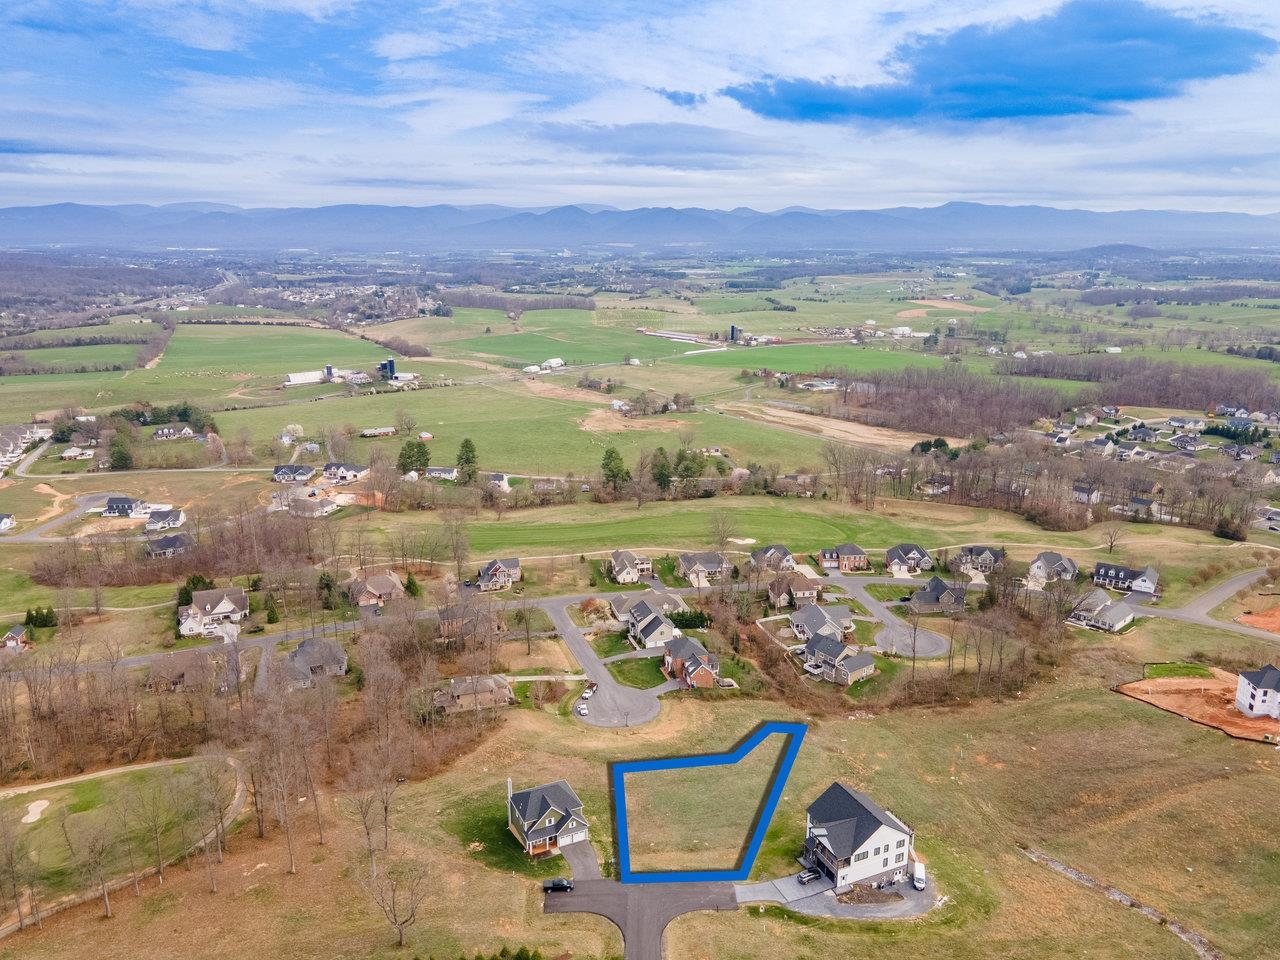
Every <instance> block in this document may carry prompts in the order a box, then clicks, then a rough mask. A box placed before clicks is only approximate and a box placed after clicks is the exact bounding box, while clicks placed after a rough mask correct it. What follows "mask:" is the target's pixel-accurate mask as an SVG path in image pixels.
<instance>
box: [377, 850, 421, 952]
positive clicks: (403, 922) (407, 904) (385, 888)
mask: <svg viewBox="0 0 1280 960" xmlns="http://www.w3.org/2000/svg"><path fill="white" fill-rule="evenodd" d="M362 886H363V887H364V888H365V890H366V891H367V892H368V894H369V897H370V898H371V899H372V900H373V902H374V904H375V905H376V906H377V907H378V909H379V910H381V911H382V915H383V916H384V917H386V920H387V923H389V924H390V925H391V929H392V930H394V931H395V932H396V946H397V947H403V946H404V941H405V932H406V931H407V930H408V929H409V928H410V927H411V926H413V924H414V923H415V922H416V921H417V919H418V907H419V906H421V904H422V901H423V900H424V899H425V898H426V895H427V889H428V887H427V871H426V869H425V868H424V867H423V866H422V865H421V864H420V863H417V862H414V861H401V862H397V863H394V864H391V865H390V866H388V867H387V869H385V870H383V871H382V872H381V873H380V874H378V875H377V876H373V877H369V878H368V879H365V880H363V881H362Z"/></svg>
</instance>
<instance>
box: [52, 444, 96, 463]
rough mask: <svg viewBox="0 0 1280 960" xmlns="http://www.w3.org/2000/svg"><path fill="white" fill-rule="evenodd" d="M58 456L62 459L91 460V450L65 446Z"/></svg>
mask: <svg viewBox="0 0 1280 960" xmlns="http://www.w3.org/2000/svg"><path fill="white" fill-rule="evenodd" d="M58 456H59V458H61V459H63V460H92V459H93V451H92V450H90V449H87V448H82V447H67V449H65V450H63V451H62V453H60V454H58Z"/></svg>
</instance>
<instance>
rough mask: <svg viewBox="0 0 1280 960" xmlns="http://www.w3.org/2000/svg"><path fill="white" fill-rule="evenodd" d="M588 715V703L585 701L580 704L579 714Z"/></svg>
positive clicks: (581, 715)
mask: <svg viewBox="0 0 1280 960" xmlns="http://www.w3.org/2000/svg"><path fill="white" fill-rule="evenodd" d="M586 715H587V705H586V704H585V703H580V704H578V716H580V717H585V716H586Z"/></svg>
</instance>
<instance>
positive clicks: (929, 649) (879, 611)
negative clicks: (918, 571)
mask: <svg viewBox="0 0 1280 960" xmlns="http://www.w3.org/2000/svg"><path fill="white" fill-rule="evenodd" d="M825 582H826V583H834V584H839V585H840V586H842V587H843V588H844V590H845V592H846V593H848V594H849V596H851V597H853V598H854V599H855V600H857V601H858V602H859V603H861V604H862V605H863V606H864V607H866V608H867V611H868V612H869V613H870V614H871V615H872V616H873V617H875V618H876V619H877V620H879V621H880V622H881V623H882V624H884V626H883V627H882V628H881V629H880V631H879V632H878V633H877V634H876V649H877V650H880V651H882V652H885V653H897V654H899V655H900V656H905V657H909V656H911V653H912V649H911V648H912V647H913V646H914V647H915V655H916V656H917V657H941V656H945V655H946V652H947V650H948V649H949V648H950V646H951V641H949V640H948V639H947V638H946V637H944V636H943V635H942V634H940V633H935V632H934V631H932V630H930V629H929V628H928V627H927V626H926V624H928V622H929V621H928V620H923V621H921V624H920V626H919V627H918V628H917V629H916V630H914V631H913V630H912V629H911V624H910V623H908V622H907V621H906V620H904V619H902V617H901V616H899V615H898V613H897V611H896V609H895V608H894V607H891V606H889V605H888V604H886V603H885V602H884V601H883V600H877V599H876V598H875V597H873V596H871V594H870V593H868V592H867V584H870V583H892V584H901V585H902V586H903V588H904V589H903V593H908V592H910V591H911V590H914V589H916V588H917V587H919V586H921V584H922V583H923V582H924V578H914V579H900V578H895V577H849V576H839V575H833V576H830V577H828V578H827V579H826V581H825Z"/></svg>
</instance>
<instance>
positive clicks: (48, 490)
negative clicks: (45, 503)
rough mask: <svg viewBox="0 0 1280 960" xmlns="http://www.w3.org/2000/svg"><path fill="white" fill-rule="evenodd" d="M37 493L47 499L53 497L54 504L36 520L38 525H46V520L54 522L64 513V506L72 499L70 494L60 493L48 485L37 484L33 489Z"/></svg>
mask: <svg viewBox="0 0 1280 960" xmlns="http://www.w3.org/2000/svg"><path fill="white" fill-rule="evenodd" d="M31 489H32V490H33V491H34V492H35V493H40V494H44V495H45V496H46V497H53V503H52V504H50V505H49V507H48V509H46V510H45V511H44V513H42V514H40V516H38V517H36V518H35V522H36V523H44V522H45V521H46V520H52V519H53V518H54V517H56V516H59V515H60V514H61V513H62V504H63V503H65V502H66V501H67V500H70V499H71V495H70V494H69V493H59V492H58V491H57V490H55V489H53V487H51V486H49V485H48V484H47V483H37V484H36V485H35V486H34V487H32V488H31Z"/></svg>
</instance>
